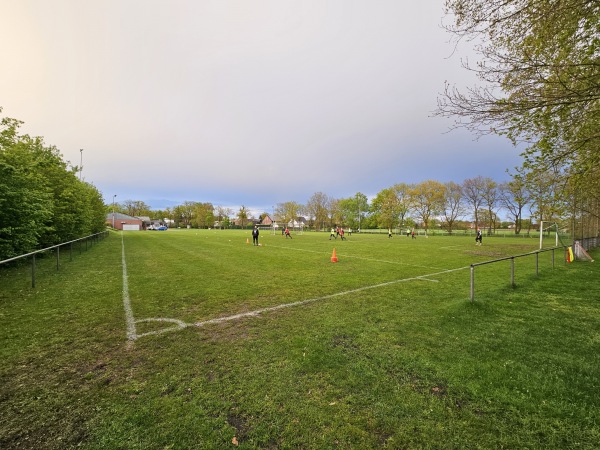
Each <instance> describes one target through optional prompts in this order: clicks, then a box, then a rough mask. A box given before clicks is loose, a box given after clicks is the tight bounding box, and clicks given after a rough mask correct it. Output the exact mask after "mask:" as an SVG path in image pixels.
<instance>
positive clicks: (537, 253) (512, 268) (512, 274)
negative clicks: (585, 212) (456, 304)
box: [470, 246, 568, 302]
mask: <svg viewBox="0 0 600 450" xmlns="http://www.w3.org/2000/svg"><path fill="white" fill-rule="evenodd" d="M567 248H568V246H562V247H553V248H546V249H542V250H536V251H534V252H529V253H523V254H521V255H515V256H506V257H504V258H498V259H493V260H490V261H483V262H480V263H474V264H471V291H470V292H471V302H473V301H474V300H475V268H476V267H478V266H483V265H486V264H493V263H497V262H501V261H509V260H510V285H511V287H515V259H517V258H526V257H531V256H535V274H536V276H537V275H538V274H539V267H540V264H539V256H540V253H545V252H552V268H553V269H554V265H555V259H556V258H555V251H556V250H562V253H563V257H564V261H565V263H566V257H565V256H564V255H565V252H566V251H567Z"/></svg>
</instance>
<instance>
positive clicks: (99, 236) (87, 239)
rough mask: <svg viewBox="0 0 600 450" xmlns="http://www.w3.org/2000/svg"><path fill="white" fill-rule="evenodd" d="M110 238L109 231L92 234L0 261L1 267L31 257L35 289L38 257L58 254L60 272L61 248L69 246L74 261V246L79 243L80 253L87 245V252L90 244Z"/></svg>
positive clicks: (32, 281)
mask: <svg viewBox="0 0 600 450" xmlns="http://www.w3.org/2000/svg"><path fill="white" fill-rule="evenodd" d="M107 236H108V231H101V232H100V233H95V234H90V235H89V236H84V237H82V238H78V239H74V240H72V241H68V242H62V243H60V244H57V245H53V246H51V247H46V248H43V249H40V250H36V251H34V252H30V253H26V254H24V255H19V256H15V257H13V258H8V259H5V260H2V261H0V265H2V264H6V263H9V262H14V261H18V260H20V259H24V258H28V257H31V287H32V288H34V287H35V276H36V258H35V257H36V255H38V254H40V253H44V252H51V251H52V250H54V251H55V253H56V270H57V271H58V270H60V248H61V247H66V246H67V245H68V246H69V259H70V260H72V259H73V244H75V243H79V253H80V254H81V252H82V251H83V244H85V250H86V251H87V249H88V244H89V245H90V246H91V245H93V244H94V243H96V242H98V241H99V240H101V239H104V238H106V237H107Z"/></svg>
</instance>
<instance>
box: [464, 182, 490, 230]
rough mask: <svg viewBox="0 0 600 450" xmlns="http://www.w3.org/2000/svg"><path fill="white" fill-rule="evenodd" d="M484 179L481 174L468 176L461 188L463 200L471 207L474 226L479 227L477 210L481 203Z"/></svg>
mask: <svg viewBox="0 0 600 450" xmlns="http://www.w3.org/2000/svg"><path fill="white" fill-rule="evenodd" d="M484 188H485V180H484V178H483V177H482V176H478V177H475V178H468V179H466V180H465V181H463V184H462V190H463V195H464V198H465V201H466V202H467V204H468V205H469V206H470V207H471V208H472V211H473V218H474V219H475V228H479V210H480V208H481V206H482V205H483V197H482V194H483V190H484Z"/></svg>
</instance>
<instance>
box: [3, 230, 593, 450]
mask: <svg viewBox="0 0 600 450" xmlns="http://www.w3.org/2000/svg"><path fill="white" fill-rule="evenodd" d="M346 238H347V239H346V240H344V241H342V240H341V239H340V238H338V239H337V240H330V239H329V233H311V232H305V233H303V234H295V235H293V238H292V239H287V238H285V237H283V236H281V235H280V234H276V235H272V234H269V233H268V232H264V231H263V232H261V236H260V241H259V242H260V244H261V245H260V246H254V245H252V237H251V234H250V232H249V231H231V230H169V231H166V232H159V231H156V232H144V233H141V232H124V233H116V232H114V233H111V234H110V236H109V237H108V238H107V239H105V240H103V241H101V242H100V243H98V244H97V245H94V246H92V247H91V248H89V249H87V250H86V251H83V252H80V251H77V250H75V251H73V255H72V258H70V257H68V256H64V255H63V256H62V257H61V258H62V259H61V262H60V270H57V268H56V261H55V258H54V257H53V256H52V255H49V256H48V257H46V258H42V259H41V260H39V261H38V264H37V274H36V278H37V280H36V287H35V288H32V287H31V278H30V277H31V273H30V272H31V268H30V267H29V266H26V265H23V266H20V267H11V268H4V269H2V270H1V271H0V324H1V327H0V357H1V360H2V365H1V368H0V448H3V449H4V448H6V449H13V448H14V449H17V448H51V449H52V448H56V449H62V448H86V449H113V448H114V449H166V448H172V449H187V448H190V449H195V448H198V449H205V448H206V449H213V448H214V449H222V448H240V449H244V448H246V449H250V448H258V449H263V448H264V449H299V448H302V449H329V448H345V449H348V448H351V449H353V448H356V449H369V448H394V449H395V448H456V449H465V448H546V449H547V448H597V445H598V442H600V396H599V395H598V394H597V392H598V389H599V388H600V356H599V355H600V353H599V352H598V347H599V345H600V332H599V331H598V330H600V312H599V311H598V307H599V305H600V283H599V281H600V274H599V270H598V269H597V263H584V262H577V263H574V264H568V265H567V264H565V262H564V255H563V253H562V251H557V252H555V254H554V255H553V253H552V252H544V253H541V254H540V255H539V258H536V257H534V256H533V255H531V256H527V257H521V258H517V259H515V260H514V261H513V262H514V268H515V270H514V281H515V285H514V286H512V285H511V261H510V260H506V261H502V262H498V263H494V264H487V265H483V266H477V267H476V270H475V289H474V294H475V295H474V297H475V301H474V302H471V300H470V265H471V264H473V263H478V262H483V261H488V260H492V259H497V258H503V257H506V256H512V255H521V254H524V253H527V252H531V251H534V250H536V249H537V248H538V247H539V240H537V239H529V238H522V237H520V238H516V237H498V238H487V237H484V241H483V245H482V246H475V242H474V238H472V237H459V236H453V237H448V236H433V237H430V238H425V237H423V236H419V237H418V238H417V239H410V238H407V237H406V236H394V237H393V238H388V237H387V234H374V235H369V234H356V233H354V234H352V235H351V236H346ZM550 241H552V239H551V238H549V239H548V243H547V245H548V246H550V245H552V243H553V242H550ZM334 249H335V256H336V257H337V258H338V262H332V261H331V258H332V256H333V252H334ZM593 255H594V256H596V259H597V252H596V253H594V254H593Z"/></svg>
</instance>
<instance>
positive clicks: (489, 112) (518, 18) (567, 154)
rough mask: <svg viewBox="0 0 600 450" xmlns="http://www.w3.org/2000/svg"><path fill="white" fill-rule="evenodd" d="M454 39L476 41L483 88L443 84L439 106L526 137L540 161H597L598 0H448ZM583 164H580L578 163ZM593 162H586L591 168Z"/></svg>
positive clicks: (472, 123) (476, 124) (471, 122)
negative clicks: (465, 89)
mask: <svg viewBox="0 0 600 450" xmlns="http://www.w3.org/2000/svg"><path fill="white" fill-rule="evenodd" d="M445 6H446V12H447V13H448V15H449V16H450V17H451V18H452V22H453V23H452V24H450V25H447V26H446V29H447V30H448V31H449V32H450V33H452V34H453V35H454V36H455V37H457V38H458V39H468V40H475V39H477V40H478V42H480V44H479V45H477V46H476V51H477V52H478V53H479V55H480V56H481V62H479V63H478V64H477V66H476V67H469V68H470V69H471V70H474V71H475V72H476V74H477V75H478V77H479V79H480V80H482V81H483V82H484V84H485V85H484V86H483V87H479V88H477V87H476V88H472V89H470V90H468V91H467V93H463V92H460V91H459V90H457V89H456V88H452V87H450V86H447V89H446V91H445V95H443V96H442V97H441V99H440V103H439V112H440V113H441V114H444V115H452V116H458V117H459V120H461V119H466V120H467V122H466V123H464V122H461V123H459V125H466V126H468V127H470V128H471V129H474V130H477V131H478V132H481V131H483V132H490V131H491V132H496V133H500V134H505V135H507V136H508V137H509V138H511V139H512V140H513V141H517V140H519V139H521V140H525V141H527V142H530V143H532V144H533V145H534V147H533V148H532V149H531V150H530V151H529V152H528V155H530V156H532V155H534V154H535V153H537V152H540V154H539V156H540V157H541V159H540V160H538V161H539V162H543V161H545V160H548V159H550V160H552V161H553V162H555V163H557V162H559V161H561V160H565V158H570V159H571V160H572V161H574V159H573V157H574V156H575V155H577V156H582V157H583V159H582V160H581V161H578V164H580V165H581V164H586V162H588V163H589V162H593V163H597V162H598V160H599V156H598V153H597V152H595V153H593V154H590V153H588V150H589V149H590V148H593V149H597V148H598V143H599V141H600V135H599V134H598V132H597V130H598V129H599V127H598V125H599V122H598V120H599V113H600V83H598V80H599V79H600V64H598V55H599V53H600V39H599V38H598V36H600V4H599V3H598V1H597V0H560V1H540V0H446V4H445ZM582 167H583V166H582ZM590 167H591V166H590Z"/></svg>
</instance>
